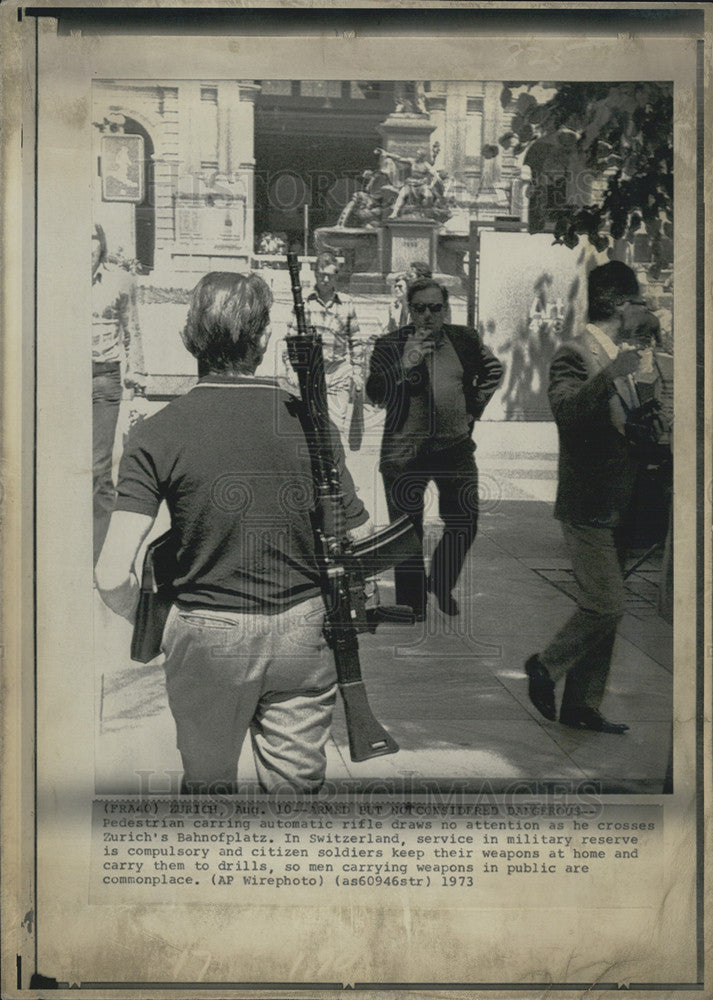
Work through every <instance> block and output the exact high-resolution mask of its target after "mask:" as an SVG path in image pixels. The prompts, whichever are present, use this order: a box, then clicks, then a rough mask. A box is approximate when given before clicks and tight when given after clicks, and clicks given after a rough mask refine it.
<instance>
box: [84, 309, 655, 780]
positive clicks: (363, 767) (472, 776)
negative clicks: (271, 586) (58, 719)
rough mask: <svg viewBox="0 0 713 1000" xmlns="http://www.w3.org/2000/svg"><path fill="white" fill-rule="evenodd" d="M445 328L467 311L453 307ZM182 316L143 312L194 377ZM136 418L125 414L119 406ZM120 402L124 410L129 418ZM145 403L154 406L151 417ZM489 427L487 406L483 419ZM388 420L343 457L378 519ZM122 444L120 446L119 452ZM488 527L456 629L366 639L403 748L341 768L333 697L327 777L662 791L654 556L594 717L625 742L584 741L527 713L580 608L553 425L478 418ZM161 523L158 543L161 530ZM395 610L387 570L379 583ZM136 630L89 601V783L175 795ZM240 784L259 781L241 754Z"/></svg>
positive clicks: (430, 538)
mask: <svg viewBox="0 0 713 1000" xmlns="http://www.w3.org/2000/svg"><path fill="white" fill-rule="evenodd" d="M386 303H387V300H386V299H385V298H382V299H379V298H376V297H367V298H364V299H363V300H361V299H360V300H359V301H358V303H357V304H358V313H359V317H360V323H361V326H362V329H363V331H364V332H365V333H366V334H367V335H373V334H375V333H379V332H380V322H381V317H382V316H385V315H386V311H387V309H386ZM290 308H291V304H290V303H289V302H288V301H287V300H286V299H285V300H284V301H283V299H282V298H279V299H278V300H276V303H275V307H274V308H273V331H274V332H273V338H274V342H273V354H272V356H271V357H269V358H266V365H265V369H266V370H265V372H264V373H265V374H271V372H272V370H274V361H275V354H276V352H277V350H278V349H279V347H278V341H279V337H280V336H282V335H283V333H284V325H285V324H286V321H287V317H288V315H289V311H290ZM453 312H454V321H455V322H462V321H463V320H464V318H465V300H464V299H462V298H456V299H454V300H453ZM185 315H186V307H185V305H184V306H179V305H170V304H169V305H166V304H163V305H160V306H159V305H156V306H153V307H146V308H145V309H144V313H143V316H142V327H143V329H144V330H145V333H146V336H145V341H146V347H147V361H148V362H149V369H150V370H152V371H155V372H163V373H167V374H171V373H174V374H179V373H181V372H184V373H185V372H186V371H188V372H190V371H191V370H192V369H191V362H190V359H188V364H187V362H186V358H187V356H186V354H185V351H184V350H183V348H182V347H181V346H180V338H179V337H178V333H177V331H178V329H180V326H181V325H182V324H183V322H185ZM128 405H129V406H130V405H131V404H128ZM126 408H127V404H125V409H126ZM154 408H155V407H154ZM486 416H487V411H486ZM382 423H383V414H382V413H380V412H379V411H377V410H374V409H373V408H371V407H367V408H366V412H365V434H364V439H363V443H362V447H361V450H360V451H358V452H352V451H349V452H348V454H347V461H348V465H349V468H350V470H351V472H352V475H353V478H354V481H355V484H356V486H357V488H358V490H359V493H360V496H361V497H362V499H363V500H364V502H365V505H366V506H367V507H368V509H369V511H370V513H371V515H372V518H373V520H374V521H375V523H377V524H383V523H385V522H386V521H387V520H388V518H387V515H386V505H385V501H384V496H383V490H382V486H381V478H380V476H379V473H378V450H379V443H380V440H381V429H382ZM121 438H122V435H121V433H119V434H118V435H117V446H118V449H120V448H121ZM475 439H476V442H477V446H478V448H477V461H478V468H479V477H480V497H481V523H480V532H479V535H478V538H477V540H476V542H475V545H474V546H473V549H472V550H471V553H470V555H469V558H468V561H467V563H466V566H465V567H464V571H463V574H462V577H461V580H460V581H459V585H458V589H457V594H456V596H457V597H458V600H459V602H460V605H461V615H460V617H459V618H458V619H448V618H446V617H445V616H443V615H442V614H441V613H440V612H439V611H438V610H437V609H436V608H435V607H434V606H432V605H431V606H429V609H428V615H427V620H426V621H425V622H424V623H423V624H421V625H414V626H389V627H387V626H382V627H381V628H380V629H379V630H378V631H377V633H376V634H375V635H367V636H362V637H361V638H360V650H361V661H362V671H363V675H364V678H365V681H366V688H367V691H368V696H369V700H370V703H371V706H372V709H373V711H374V714H375V715H376V717H377V718H378V720H379V721H380V722H381V723H382V724H383V725H384V726H385V727H386V728H387V729H388V730H389V732H390V733H391V734H392V735H393V737H394V738H395V739H396V741H397V742H398V744H399V746H400V748H401V749H400V750H399V752H398V753H396V754H393V755H389V756H383V757H377V758H374V759H372V760H370V761H366V762H362V763H359V764H355V763H353V762H352V761H351V760H350V758H349V751H348V745H347V739H346V729H345V724H344V713H343V709H342V706H341V703H340V702H339V701H338V704H337V709H336V712H335V721H334V724H333V727H332V733H331V737H330V740H329V742H328V747H327V753H328V772H327V774H328V781H330V782H339V783H346V784H347V785H348V786H353V787H355V788H358V787H364V784H365V783H367V782H372V781H374V780H377V781H378V780H388V781H389V783H390V786H400V787H403V788H404V789H407V790H408V789H409V788H410V789H417V788H418V787H421V786H422V785H423V784H426V785H428V784H431V783H434V782H435V783H438V785H439V788H441V790H443V789H444V788H445V787H446V786H448V787H451V786H453V785H457V786H459V787H461V788H463V789H468V790H473V791H474V790H476V789H484V790H486V791H487V790H490V789H492V790H493V791H504V790H508V789H510V790H513V789H514V790H523V789H525V788H526V787H529V785H531V784H532V783H537V785H538V787H541V786H542V785H543V783H547V784H551V783H558V784H560V785H561V784H562V783H564V782H567V783H575V784H576V783H578V782H582V781H587V780H592V781H597V782H600V783H601V785H602V787H603V788H604V789H605V790H607V791H612V792H613V791H640V792H659V791H661V788H662V785H663V782H664V778H665V774H666V770H667V765H668V758H669V750H670V743H671V722H672V669H673V642H672V631H671V628H670V626H669V625H667V624H666V623H665V622H664V621H663V620H662V619H661V618H659V617H658V615H657V613H656V587H657V576H658V567H659V563H660V556H659V555H654V556H652V557H650V558H649V559H647V560H646V561H645V562H644V563H643V564H642V565H641V566H640V567H639V569H638V570H637V571H636V572H635V573H633V574H632V575H631V577H630V578H629V579H628V582H627V611H626V615H625V617H624V620H623V622H622V626H621V628H620V633H619V638H618V639H617V644H616V649H615V653H614V662H613V667H612V672H611V675H610V681H609V687H608V691H607V695H606V698H605V702H604V705H603V711H604V713H605V714H606V715H607V716H609V717H610V718H612V719H613V720H615V721H623V722H628V723H629V724H630V726H631V729H630V732H629V733H627V734H626V735H625V736H608V735H603V734H597V733H579V732H575V731H573V730H569V729H566V728H564V727H561V726H559V725H558V724H557V723H549V722H546V721H545V720H544V719H542V718H541V717H540V716H539V715H538V713H537V712H536V711H535V710H534V709H533V707H532V706H531V705H530V703H529V700H528V697H527V682H526V678H525V675H524V673H523V663H524V661H525V659H526V658H527V656H529V655H530V654H531V653H533V652H536V651H537V650H540V649H542V648H543V647H544V645H545V644H546V643H547V641H548V639H549V638H550V637H551V636H552V634H553V633H554V632H555V631H556V630H557V629H558V628H559V627H560V625H562V624H563V622H564V620H565V619H566V617H567V616H568V615H569V614H570V613H571V611H572V609H573V607H574V605H573V601H572V598H571V593H572V575H571V571H570V570H569V564H568V561H567V557H566V554H565V552H564V546H563V543H562V540H561V536H560V532H559V528H558V525H557V523H556V522H555V521H554V519H553V517H552V502H553V500H554V494H555V488H556V476H557V471H556V465H557V432H556V429H555V427H554V424H553V423H551V422H550V423H517V422H509V423H503V422H496V421H490V422H489V421H488V420H487V419H486V420H484V421H481V422H480V423H479V424H478V425H477V426H476V430H475ZM164 524H165V520H164V521H162V522H159V523H157V525H156V529H155V532H156V533H158V532H159V531H160V530H164ZM426 525H427V545H428V547H429V549H432V548H433V547H434V546H435V543H436V540H437V533H438V531H439V526H440V521H439V519H438V516H437V503H436V496H435V493H434V492H433V491H430V492H429V493H428V494H427V497H426ZM380 593H381V600H382V602H383V603H386V604H388V603H392V602H393V584H392V575H391V574H387V576H386V577H385V578H384V580H382V581H381V583H380ZM129 642H130V628H129V626H128V624H127V623H126V622H124V621H123V620H121V619H118V618H116V617H115V616H114V615H112V614H111V612H109V611H108V609H107V608H105V607H104V605H103V604H102V603H101V601H100V600H99V598H98V596H97V595H96V593H95V647H96V656H95V663H96V672H97V673H96V700H97V712H96V718H97V733H96V743H95V746H96V776H97V792H98V793H110V792H115V793H127V792H135V791H139V790H140V788H142V787H144V788H145V787H147V784H148V786H149V787H150V788H151V790H152V791H155V792H169V791H173V790H176V789H177V787H178V780H179V775H180V771H181V765H180V759H179V755H178V753H177V751H176V748H175V729H174V724H173V719H172V717H171V714H170V711H169V709H168V704H167V700H166V693H165V687H164V681H163V668H162V666H161V663H160V661H156V662H154V663H153V664H147V665H145V666H143V665H140V664H136V663H132V662H131V660H130V659H129V656H128V649H129ZM238 776H239V780H240V781H241V782H247V783H250V782H253V781H254V780H255V771H254V767H253V764H252V757H251V754H250V750H249V747H248V746H247V745H246V747H245V749H244V752H243V754H242V757H241V760H240V765H239V771H238Z"/></svg>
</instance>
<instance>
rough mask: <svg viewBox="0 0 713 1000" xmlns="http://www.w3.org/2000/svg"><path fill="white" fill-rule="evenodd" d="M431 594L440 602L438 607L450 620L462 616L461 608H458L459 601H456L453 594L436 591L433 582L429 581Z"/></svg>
mask: <svg viewBox="0 0 713 1000" xmlns="http://www.w3.org/2000/svg"><path fill="white" fill-rule="evenodd" d="M428 590H429V593H431V594H433V596H434V597H435V598H436V601H437V602H438V607H439V608H440V609H441V611H442V612H443V614H444V615H448V616H449V617H450V618H456V617H457V616H458V615H459V614H460V608H459V607H458V601H457V600H456V599H455V597H454V596H453V594H451V592H450V591H449V590H448V591H441V590H440V589H438V590H437V589H436V587H434V585H433V581H432V580H429V581H428Z"/></svg>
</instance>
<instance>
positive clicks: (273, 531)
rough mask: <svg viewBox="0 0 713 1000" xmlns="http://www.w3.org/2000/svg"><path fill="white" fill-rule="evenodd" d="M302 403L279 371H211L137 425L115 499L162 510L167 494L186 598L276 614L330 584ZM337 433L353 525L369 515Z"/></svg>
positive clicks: (180, 595)
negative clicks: (320, 557)
mask: <svg viewBox="0 0 713 1000" xmlns="http://www.w3.org/2000/svg"><path fill="white" fill-rule="evenodd" d="M300 412H301V403H300V401H299V400H298V399H296V398H295V397H294V396H291V395H289V394H288V393H286V392H283V391H282V390H281V389H280V388H278V386H277V385H276V383H275V382H273V381H272V380H268V379H258V378H250V377H247V376H245V377H242V376H241V377H237V378H236V377H233V376H207V377H206V378H203V379H201V380H200V382H199V383H198V384H197V385H196V386H195V387H194V388H193V389H191V391H190V392H188V393H186V395H184V396H181V397H179V398H177V399H175V400H173V401H172V402H170V403H169V404H168V406H166V407H165V408H164V409H162V410H160V411H159V412H158V413H156V414H154V415H153V416H151V417H149V418H147V419H146V420H144V421H142V422H141V423H140V424H138V425H137V426H136V427H135V428H134V430H133V431H132V433H131V435H130V438H129V441H128V442H127V447H126V449H125V452H124V456H123V458H122V460H121V465H120V467H119V481H118V485H117V494H118V496H117V501H116V508H115V509H116V510H125V511H134V512H136V513H139V514H147V515H149V516H151V517H155V515H156V513H157V512H158V509H159V506H160V504H161V501H162V500H165V501H166V504H167V506H168V509H169V511H170V514H171V524H172V527H173V530H174V531H175V532H176V535H177V538H178V574H177V576H176V578H175V581H174V584H175V587H176V590H177V599H178V603H179V604H180V605H183V606H185V607H210V608H227V609H230V610H233V611H240V612H244V613H249V612H252V613H258V614H277V613H279V612H280V611H283V610H285V609H287V608H289V607H292V606H293V605H295V604H298V603H300V602H301V601H304V600H307V599H308V598H310V597H314V596H316V595H317V594H319V593H320V577H319V571H318V567H317V562H316V558H315V545H314V534H313V530H312V522H311V520H310V513H311V512H312V510H313V509H314V503H315V501H314V488H313V479H312V466H311V461H310V456H309V451H308V446H307V439H306V436H305V431H304V429H303V424H302V422H301V419H300ZM333 441H334V443H335V447H336V448H337V449H338V454H339V456H340V460H341V471H342V486H343V492H344V494H345V507H346V515H347V526H348V527H350V528H353V527H356V526H358V525H360V524H363V523H364V521H366V520H367V517H368V515H367V512H366V510H365V509H364V505H363V504H362V503H361V501H360V500H359V499H358V498H357V496H356V494H355V492H354V485H353V483H352V480H351V477H350V476H349V473H348V472H347V470H346V468H345V466H344V454H343V450H342V448H341V444H340V443H339V435H338V433H337V431H336V429H335V430H334V433H333Z"/></svg>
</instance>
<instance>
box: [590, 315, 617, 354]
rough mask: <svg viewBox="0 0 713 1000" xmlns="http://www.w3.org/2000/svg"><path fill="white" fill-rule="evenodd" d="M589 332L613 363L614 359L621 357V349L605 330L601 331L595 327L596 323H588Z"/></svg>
mask: <svg viewBox="0 0 713 1000" xmlns="http://www.w3.org/2000/svg"><path fill="white" fill-rule="evenodd" d="M587 330H588V331H589V333H591V335H592V336H593V337H594V339H595V340H596V342H597V343H598V344H599V346H600V347H601V348H602V350H603V351H604V352H605V354H606V356H607V357H608V358H609V360H610V361H613V360H614V358H616V357H617V356H618V355H619V348H618V347H617V345H616V344H615V343H614V341H613V340H612V339H611V337H610V336H609V335H608V334H606V333H605V332H604V331H603V330H600V329H599V327H598V326H595V325H594V323H587Z"/></svg>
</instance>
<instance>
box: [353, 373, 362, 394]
mask: <svg viewBox="0 0 713 1000" xmlns="http://www.w3.org/2000/svg"><path fill="white" fill-rule="evenodd" d="M352 391H353V392H363V391H364V376H363V374H362V372H361V371H360V370H359V369H358V368H352Z"/></svg>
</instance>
